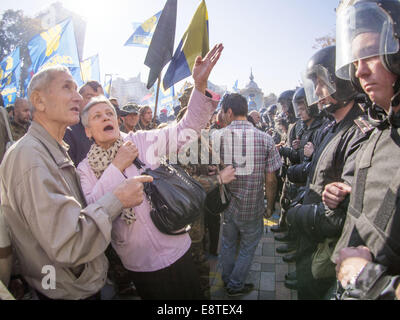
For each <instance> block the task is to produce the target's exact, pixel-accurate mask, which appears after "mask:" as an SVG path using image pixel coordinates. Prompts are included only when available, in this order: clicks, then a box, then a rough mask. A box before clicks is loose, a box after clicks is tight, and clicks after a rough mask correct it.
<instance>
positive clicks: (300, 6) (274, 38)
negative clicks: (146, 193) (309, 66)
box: [0, 0, 339, 95]
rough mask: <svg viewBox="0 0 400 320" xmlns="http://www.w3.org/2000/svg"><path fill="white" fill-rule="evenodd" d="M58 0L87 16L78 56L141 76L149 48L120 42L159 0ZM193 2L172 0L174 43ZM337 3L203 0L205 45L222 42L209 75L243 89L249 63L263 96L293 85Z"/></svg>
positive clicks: (329, 28)
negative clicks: (207, 39) (206, 17)
mask: <svg viewBox="0 0 400 320" xmlns="http://www.w3.org/2000/svg"><path fill="white" fill-rule="evenodd" d="M53 2H55V1H52V0H18V1H15V0H2V1H1V7H0V13H2V12H3V11H4V10H6V9H22V10H23V11H24V12H25V13H26V14H27V15H30V16H32V15H34V14H35V13H37V12H38V11H40V10H41V9H42V8H45V7H46V6H48V5H49V4H51V3H53ZM60 2H62V3H63V5H64V7H66V8H68V9H70V10H72V11H74V12H76V13H77V14H79V15H81V16H82V17H83V18H84V19H85V20H86V21H87V31H86V42H85V49H84V58H86V57H89V56H91V55H94V54H96V53H98V54H99V56H100V68H101V73H102V77H103V76H104V74H105V73H115V74H119V75H120V76H122V77H125V78H128V77H130V76H137V75H138V74H139V72H141V75H142V81H143V82H146V81H147V74H148V71H147V70H148V69H147V67H146V66H144V59H145V56H146V52H147V49H145V48H139V47H124V46H123V45H124V43H125V41H126V40H127V39H128V38H129V36H130V35H131V34H132V32H133V28H132V23H133V22H143V21H145V20H146V19H148V18H150V17H151V16H152V15H154V14H155V13H156V12H158V11H160V10H161V9H162V8H163V7H164V4H165V2H166V1H165V0H147V1H143V0H112V1H109V0H62V1H60ZM199 3H200V1H199V0H178V15H177V29H176V35H175V43H176V45H177V44H178V43H179V41H180V40H181V37H182V35H183V33H184V31H185V30H186V28H187V26H188V24H189V22H190V20H191V18H192V16H193V14H194V12H195V10H196V8H197V6H198V4H199ZM338 3H339V0H277V1H271V0H248V1H243V0H206V4H207V8H208V15H209V30H210V47H212V45H214V44H215V43H219V42H222V43H223V44H224V46H225V50H224V52H223V55H222V57H221V59H220V61H219V62H218V64H217V66H216V67H215V69H214V71H213V73H212V75H211V77H210V80H211V81H212V82H213V83H215V84H217V85H225V86H227V87H228V90H229V89H230V88H231V87H232V86H233V84H234V82H235V81H236V80H238V81H239V88H243V87H245V85H246V84H247V83H248V82H249V75H250V68H253V74H254V77H255V81H256V82H257V83H258V85H259V87H260V88H261V89H262V90H263V92H264V94H265V95H267V94H269V93H271V92H272V93H275V94H276V95H279V94H280V93H281V92H282V91H284V90H287V89H294V88H295V87H296V86H297V85H299V80H300V73H301V72H302V71H303V70H304V69H305V66H306V63H307V60H308V59H309V58H310V57H311V56H312V55H313V53H314V52H315V51H316V50H315V49H313V48H312V47H313V45H314V44H315V39H316V38H318V37H322V36H325V35H327V34H331V35H333V34H334V32H335V8H336V7H337V6H338ZM176 45H175V47H176ZM165 71H166V68H165V69H164V72H165ZM180 86H181V84H178V86H177V88H178V89H179V88H180Z"/></svg>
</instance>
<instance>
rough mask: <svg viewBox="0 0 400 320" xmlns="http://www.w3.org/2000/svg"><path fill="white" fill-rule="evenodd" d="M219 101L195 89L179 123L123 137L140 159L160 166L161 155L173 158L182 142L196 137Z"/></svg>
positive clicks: (152, 165)
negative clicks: (133, 146) (132, 146)
mask: <svg viewBox="0 0 400 320" xmlns="http://www.w3.org/2000/svg"><path fill="white" fill-rule="evenodd" d="M218 102H219V101H218V100H213V99H211V98H208V97H207V96H205V95H204V94H202V93H201V92H199V91H198V90H196V89H195V90H194V91H193V94H192V96H191V97H190V100H189V105H188V111H187V112H186V114H185V116H184V117H183V118H182V120H181V121H180V122H179V123H173V124H170V125H168V127H165V128H162V129H157V130H150V131H138V132H135V133H134V132H130V133H129V134H128V136H127V137H126V139H128V140H131V141H132V142H133V143H135V145H136V147H137V148H138V150H139V159H140V160H141V161H142V162H144V163H145V164H146V165H147V166H149V167H151V168H152V169H154V168H156V167H158V166H159V158H160V157H162V156H164V155H168V156H169V159H170V161H173V160H174V159H176V156H177V153H178V151H179V149H180V148H181V147H182V146H183V145H185V144H187V143H189V142H191V141H193V140H195V139H197V138H198V136H199V134H200V132H201V130H202V129H204V128H205V127H206V125H207V123H208V121H209V120H210V118H211V115H212V114H213V112H214V111H215V109H216V108H217V106H218Z"/></svg>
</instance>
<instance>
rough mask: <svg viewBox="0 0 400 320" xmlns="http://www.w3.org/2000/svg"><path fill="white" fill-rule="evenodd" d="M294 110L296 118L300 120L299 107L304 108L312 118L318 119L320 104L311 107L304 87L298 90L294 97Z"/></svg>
mask: <svg viewBox="0 0 400 320" xmlns="http://www.w3.org/2000/svg"><path fill="white" fill-rule="evenodd" d="M292 102H293V108H294V113H295V115H296V118H300V115H299V107H301V106H304V107H305V109H306V112H307V114H308V116H309V117H310V118H316V117H318V115H319V109H318V104H317V103H314V104H313V105H311V106H309V105H308V103H307V97H306V92H305V90H304V88H303V87H300V88H298V89H296V91H295V93H294V95H293V100H292Z"/></svg>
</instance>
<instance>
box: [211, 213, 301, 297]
mask: <svg viewBox="0 0 400 320" xmlns="http://www.w3.org/2000/svg"><path fill="white" fill-rule="evenodd" d="M276 212H278V210H277V211H276ZM278 218H279V216H278V215H277V213H275V214H274V215H273V216H272V219H269V220H264V224H265V226H266V228H268V232H265V231H264V234H263V237H262V239H261V241H260V243H259V245H258V247H257V250H256V254H255V257H254V260H253V264H252V267H251V271H250V275H249V278H248V279H247V282H251V283H253V284H254V287H255V290H253V291H252V292H250V293H248V294H247V295H244V296H241V297H228V296H227V295H226V293H225V289H224V288H223V282H222V279H221V264H220V263H219V261H218V259H217V258H212V259H210V263H211V285H212V287H211V297H212V299H213V300H297V292H296V291H295V290H289V289H287V288H286V287H285V286H284V281H285V274H286V273H287V272H288V271H289V272H290V271H294V270H295V264H294V263H290V264H287V263H285V262H283V261H282V255H280V254H277V253H276V252H275V248H276V247H278V246H280V245H281V244H282V243H281V242H278V241H275V239H274V233H273V232H271V231H269V229H270V227H271V226H273V225H275V224H276V223H277V220H278Z"/></svg>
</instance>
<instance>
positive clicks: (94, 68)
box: [81, 54, 100, 82]
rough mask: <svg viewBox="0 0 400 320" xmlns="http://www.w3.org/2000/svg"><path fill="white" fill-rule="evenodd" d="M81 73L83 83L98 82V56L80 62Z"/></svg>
mask: <svg viewBox="0 0 400 320" xmlns="http://www.w3.org/2000/svg"><path fill="white" fill-rule="evenodd" d="M81 73H82V80H83V82H87V81H90V80H96V81H98V82H100V64H99V55H98V54H96V55H94V56H92V57H90V58H87V59H85V60H83V61H82V62H81Z"/></svg>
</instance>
